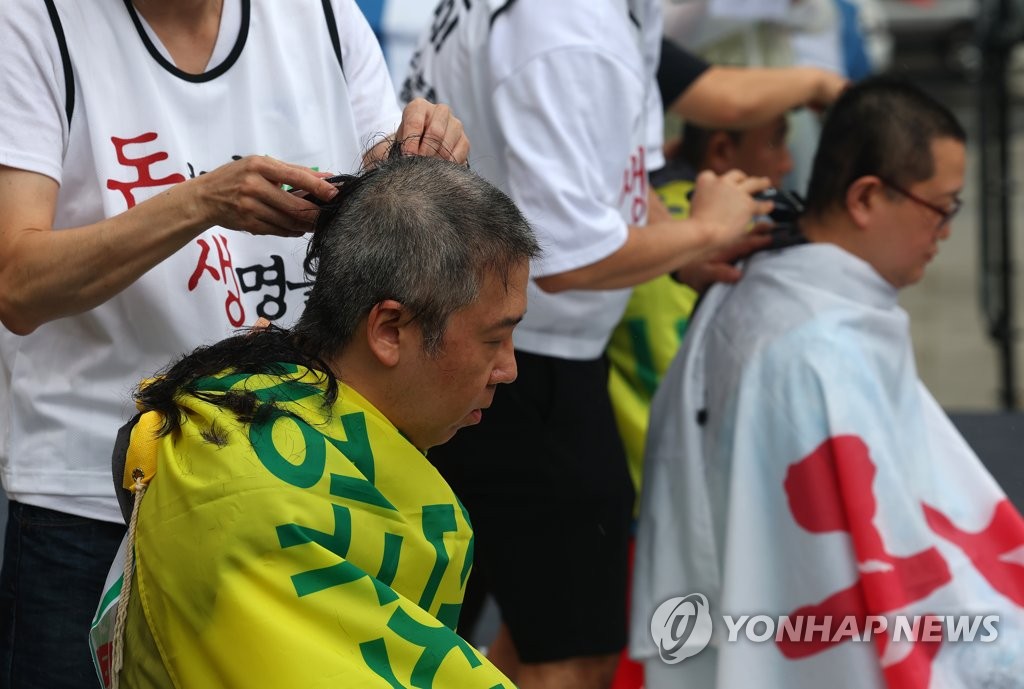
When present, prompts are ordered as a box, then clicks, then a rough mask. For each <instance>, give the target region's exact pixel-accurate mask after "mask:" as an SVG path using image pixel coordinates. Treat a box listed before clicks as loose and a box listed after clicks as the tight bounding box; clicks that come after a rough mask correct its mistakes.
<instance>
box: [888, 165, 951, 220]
mask: <svg viewBox="0 0 1024 689" xmlns="http://www.w3.org/2000/svg"><path fill="white" fill-rule="evenodd" d="M878 179H880V180H881V181H882V184H884V185H885V186H887V187H889V188H890V189H892V190H893V191H895V192H896V193H898V194H900V195H901V196H905V197H906V198H907V199H909V200H911V201H913V202H914V203H916V204H917V205H919V206H922V207H924V208H927V209H928V210H931V211H934V212H935V213H937V214H938V215H939V224H938V225H936V226H935V229H936V230H939V229H941V228H942V227H945V226H946V225H947V224H948V223H949V222H950V221H951V220H952V219H953V218H954V216H956V214H957V213H959V212H960V209H961V208H963V205H964V202H963V201H961V200H960V199H959V198H954V199H953V204H952V205H951V206H950V207H948V208H943V207H942V206H937V205H935V204H934V203H932V202H931V201H926V200H924V199H922V198H921V197H920V196H918V195H916V194H912V193H910V192H909V191H907V190H906V189H904V188H903V187H901V186H900V185H898V184H894V183H893V182H890V181H889V180H887V179H885V178H883V177H879V178H878Z"/></svg>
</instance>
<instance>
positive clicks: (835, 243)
mask: <svg viewBox="0 0 1024 689" xmlns="http://www.w3.org/2000/svg"><path fill="white" fill-rule="evenodd" d="M964 140H965V134H964V131H963V129H962V127H961V126H960V124H959V123H958V122H957V121H956V119H955V118H954V117H953V116H952V114H950V112H949V111H948V110H947V109H946V108H945V107H943V106H942V105H940V104H939V103H937V102H936V101H934V100H932V99H931V98H930V97H928V96H926V95H924V94H923V93H921V92H920V91H918V90H917V89H916V88H914V87H912V86H909V85H907V84H904V83H902V82H897V81H892V80H886V79H872V80H868V81H865V82H862V83H860V84H858V85H856V86H854V87H852V88H851V89H849V90H848V91H847V92H846V93H844V94H843V95H842V96H841V97H840V98H839V100H838V101H837V102H836V104H835V106H834V107H833V109H832V111H831V112H830V113H829V116H828V118H827V120H826V123H825V125H824V128H823V130H822V137H821V142H820V144H819V148H818V152H817V155H816V158H815V161H814V167H813V172H812V178H811V182H810V188H809V191H808V199H807V210H806V212H805V214H804V216H803V217H802V218H801V219H800V229H801V230H802V232H803V235H804V236H805V237H806V239H807V240H808V241H807V242H806V243H804V244H800V245H797V246H793V247H790V248H788V249H785V250H782V251H771V252H762V253H760V254H757V255H755V256H754V257H752V258H751V259H750V260H749V261H748V263H747V266H746V268H745V271H744V277H743V278H742V279H741V280H740V282H739V283H738V284H737V285H718V286H715V287H713V288H712V289H711V290H710V291H709V292H708V293H707V294H706V295H705V298H704V300H703V302H702V304H701V305H700V307H699V308H698V310H697V313H696V316H695V318H694V319H693V321H691V324H690V328H689V331H688V334H687V339H686V341H685V342H684V345H683V348H682V350H681V351H680V353H679V355H678V356H677V357H676V359H675V361H674V362H673V364H672V367H671V368H670V369H669V371H668V373H667V375H666V377H665V378H664V379H663V381H662V385H661V387H660V388H659V390H658V394H657V395H656V397H655V399H654V403H653V407H652V416H651V423H650V432H649V434H648V437H647V449H646V455H645V460H644V461H645V476H644V484H643V485H644V495H643V496H642V500H641V515H640V525H639V533H638V537H637V554H636V563H637V565H636V571H635V574H634V590H633V594H634V595H633V609H632V620H631V635H630V637H631V638H630V642H631V652H632V654H633V655H634V656H635V657H638V658H641V659H643V660H644V661H645V664H646V667H645V671H646V686H647V687H649V689H663V688H668V687H672V689H688V688H689V687H714V688H715V689H739V688H740V687H747V686H750V678H751V677H757V678H761V682H762V685H763V686H771V687H787V689H810V688H811V687H820V686H832V685H841V686H843V687H844V688H845V689H881V688H882V687H888V688H889V689H895V688H897V687H898V688H900V689H927V688H928V687H935V686H943V687H955V688H964V689H966V688H967V687H980V686H999V687H1020V686H1024V680H1022V679H1021V678H1022V677H1024V635H1022V633H1021V630H1022V628H1024V564H1022V561H1021V559H1020V553H1021V552H1024V520H1022V519H1021V516H1020V514H1019V513H1018V512H1017V511H1016V510H1015V509H1014V508H1013V506H1012V505H1011V504H1010V502H1009V501H1008V500H1007V499H1006V496H1005V494H1004V493H1003V492H1002V490H1000V488H999V486H998V485H997V484H996V483H995V482H994V481H993V479H992V477H991V476H990V475H989V474H988V472H987V471H986V470H985V469H984V467H983V466H982V464H981V462H980V461H979V460H978V458H977V456H976V455H975V454H974V453H973V452H972V451H971V449H970V448H969V447H968V446H967V444H966V443H965V442H964V440H963V438H962V437H961V436H960V435H959V434H958V433H957V431H956V429H955V428H954V427H953V425H952V424H951V423H950V421H949V419H948V418H947V417H946V416H945V414H944V413H943V412H942V410H941V409H940V408H939V406H938V404H937V403H936V402H935V400H934V399H933V398H932V397H931V395H930V394H929V393H928V392H927V390H926V389H925V388H924V386H923V385H922V384H921V382H920V380H919V379H918V377H917V372H916V370H915V366H914V356H913V349H912V346H911V341H910V333H909V323H908V319H907V314H906V313H905V312H904V311H903V310H902V309H901V308H900V307H899V304H898V303H897V297H898V293H899V290H900V289H902V288H904V287H907V286H909V285H912V284H914V283H915V282H917V281H919V280H920V279H921V277H922V276H923V274H924V271H925V268H926V266H927V265H928V263H929V261H931V260H932V259H933V258H934V257H935V255H936V253H937V252H938V247H939V242H940V241H941V240H944V239H946V238H947V237H948V236H949V234H950V232H951V226H950V221H951V219H952V217H953V216H954V215H955V214H956V212H957V210H959V208H960V200H959V194H960V192H961V189H962V186H963V180H964V168H965V148H964ZM691 594H699V595H691ZM687 613H689V617H687ZM964 614H966V615H968V616H969V617H968V618H966V620H965V621H966V622H967V623H968V624H975V625H978V624H980V622H981V621H982V617H981V615H995V616H998V633H996V634H988V635H986V637H985V641H987V643H979V642H978V641H977V640H975V642H974V643H963V642H962V641H961V642H959V643H954V641H953V640H954V636H955V635H954V634H952V633H951V628H950V625H955V624H959V623H961V622H959V620H960V618H958V617H957V616H958V615H964ZM702 615H703V620H704V621H703V622H702V621H701V618H702ZM724 615H729V616H731V618H732V620H731V621H730V624H728V625H727V624H723V622H724V621H725V620H724V619H723V616H724ZM744 615H746V616H747V617H746V618H744V617H743V616H744ZM758 615H765V616H766V617H756V616H758ZM936 615H941V616H942V617H941V618H939V617H935V616H936ZM753 619H756V620H758V621H757V622H751V620H753ZM708 621H710V622H711V623H712V624H713V626H714V627H715V635H714V636H712V634H711V629H710V628H709V627H708V626H707V624H706V623H707V622H708ZM915 621H916V622H915ZM783 623H785V625H786V626H783ZM883 623H884V624H883ZM897 624H901V625H904V628H906V629H910V631H909V632H905V633H902V634H896V633H895V631H894V628H895V627H896V626H897ZM915 624H916V625H917V626H914V625H915ZM746 625H751V626H749V627H748V626H746ZM907 625H909V627H908V626H907ZM926 627H927V628H928V629H930V630H931V632H930V633H928V634H925V633H924V632H923V631H922V630H923V629H925V628H926ZM976 628H978V627H976ZM691 631H692V633H688V632H691ZM908 638H909V640H908ZM705 643H709V644H710V647H709V648H707V649H704V648H703V644H705ZM698 652H699V654H698ZM689 656H692V657H689Z"/></svg>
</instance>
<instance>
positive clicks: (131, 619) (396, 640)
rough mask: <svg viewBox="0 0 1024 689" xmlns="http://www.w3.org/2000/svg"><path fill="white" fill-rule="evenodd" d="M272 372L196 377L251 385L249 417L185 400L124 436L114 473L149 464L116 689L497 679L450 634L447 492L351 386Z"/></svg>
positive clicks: (453, 547) (452, 553)
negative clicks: (179, 419) (168, 419)
mask: <svg viewBox="0 0 1024 689" xmlns="http://www.w3.org/2000/svg"><path fill="white" fill-rule="evenodd" d="M287 370H288V371H289V373H288V374H286V375H284V376H270V375H262V374H261V375H245V374H230V375H223V376H219V377H210V378H206V379H203V380H201V381H200V382H199V386H198V387H199V390H198V392H200V393H203V394H207V395H213V396H214V397H216V396H217V395H220V394H224V393H226V392H228V391H242V390H246V391H250V392H252V393H254V394H255V395H256V397H257V399H258V400H259V401H260V404H261V405H262V413H260V414H257V415H256V420H254V421H252V422H249V423H243V422H239V421H238V420H237V419H236V417H235V415H234V414H233V413H232V412H229V411H227V410H225V409H224V408H222V407H221V406H218V405H216V404H213V403H212V402H211V401H209V400H204V399H200V397H197V396H196V395H195V394H188V395H182V396H180V397H179V398H178V399H177V403H178V406H179V408H180V409H181V411H182V412H183V414H184V421H183V424H182V426H181V428H180V429H179V430H177V431H175V432H172V433H171V434H169V435H166V436H164V437H161V438H159V439H157V440H155V441H154V439H153V438H154V433H153V431H154V428H156V427H157V426H158V425H159V421H160V418H159V417H158V416H157V415H156V414H155V412H148V413H147V414H144V415H143V416H142V417H141V419H140V422H139V423H138V424H137V425H136V426H135V428H134V430H133V431H132V438H131V444H130V446H129V450H128V453H127V459H128V462H127V464H126V467H125V474H126V475H127V476H131V474H132V471H133V466H132V465H133V463H134V464H139V465H143V464H148V465H149V466H150V467H152V465H153V464H155V467H156V474H155V476H154V475H151V474H149V473H147V478H148V480H149V482H148V490H147V492H146V494H145V497H144V498H143V500H142V502H141V505H140V508H139V510H140V511H139V518H138V529H137V534H136V540H135V552H136V575H135V578H134V584H135V585H134V586H133V589H132V595H131V597H130V599H129V607H128V623H127V628H126V634H125V664H124V669H123V670H122V673H121V675H120V677H121V683H122V686H130V687H135V688H140V689H145V688H146V687H176V688H178V689H186V688H187V689H194V688H198V687H218V688H221V687H260V688H268V689H269V688H278V687H280V688H282V689H284V688H286V687H287V688H288V689H292V688H293V687H303V688H314V687H346V689H356V688H363V687H366V688H370V687H373V688H389V687H390V688H392V689H397V688H399V687H419V688H424V689H425V688H429V687H433V688H435V689H448V688H453V689H454V688H458V689H472V688H476V687H480V688H481V689H492V688H495V687H507V688H509V689H511V687H512V686H513V685H512V683H511V682H510V681H509V680H508V679H506V678H505V677H504V676H503V675H502V674H501V673H500V672H499V671H498V670H497V669H496V668H495V667H494V666H493V665H491V664H490V663H489V662H488V661H487V660H486V659H484V658H483V657H482V656H481V655H480V654H479V653H477V651H476V650H475V649H473V648H472V647H471V646H470V645H469V644H468V643H467V642H466V641H464V640H463V639H462V638H460V637H459V636H458V634H457V633H456V632H455V625H456V623H457V621H458V616H459V609H460V605H461V602H462V597H463V592H464V588H465V583H466V579H467V577H468V575H469V571H470V566H471V562H472V556H473V536H472V527H471V525H470V523H469V518H468V515H467V514H466V512H465V510H464V509H463V508H462V506H461V504H460V503H459V501H458V500H457V499H456V497H455V495H454V494H453V493H452V491H451V489H450V488H449V487H448V485H447V484H446V483H445V481H444V480H443V479H442V478H441V477H440V475H439V474H438V473H437V472H436V471H435V469H434V468H433V467H432V466H431V465H430V463H429V462H428V461H427V459H426V458H425V457H424V455H423V454H422V453H420V452H419V451H418V450H416V448H415V447H413V446H412V444H410V443H409V442H408V441H407V440H406V439H405V438H403V437H402V435H401V434H400V433H399V431H398V430H397V429H396V428H395V427H394V426H393V425H392V424H391V423H390V422H389V421H388V420H387V419H386V418H384V416H383V415H381V414H380V413H379V412H378V411H377V410H376V409H374V408H373V407H372V406H371V405H370V404H369V403H368V402H367V401H366V400H365V399H363V398H362V397H361V396H360V395H359V394H358V393H357V392H355V391H354V390H352V389H351V388H348V387H345V386H344V385H342V386H341V388H340V394H339V396H338V399H337V401H336V402H335V403H334V404H333V406H331V407H329V408H325V407H324V406H323V395H324V385H323V378H322V376H320V375H319V374H316V375H314V374H313V373H311V372H309V371H307V370H305V369H301V368H298V367H294V366H289V367H287ZM425 403H429V402H428V401H427V402H425ZM147 417H148V418H147ZM150 471H152V468H150Z"/></svg>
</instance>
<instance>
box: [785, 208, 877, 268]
mask: <svg viewBox="0 0 1024 689" xmlns="http://www.w3.org/2000/svg"><path fill="white" fill-rule="evenodd" d="M800 231H801V232H802V233H803V235H804V237H806V238H807V240H808V241H810V242H814V243H817V244H835V245H836V246H838V247H839V248H841V249H844V250H846V251H847V252H849V253H851V254H853V255H854V256H857V257H859V258H862V259H864V260H868V254H867V251H866V250H865V247H864V246H862V239H863V237H864V233H863V232H862V231H861V229H860V228H859V227H858V226H857V224H856V223H855V222H854V221H853V218H851V217H850V216H849V215H847V214H846V213H845V212H844V211H832V212H827V213H823V214H821V215H816V216H805V217H803V218H801V219H800Z"/></svg>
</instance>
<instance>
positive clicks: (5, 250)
mask: <svg viewBox="0 0 1024 689" xmlns="http://www.w3.org/2000/svg"><path fill="white" fill-rule="evenodd" d="M281 184H290V185H292V186H294V187H298V188H301V189H305V190H307V191H310V192H311V193H314V194H316V195H317V196H319V197H321V198H324V199H327V198H330V197H331V196H332V195H334V194H335V193H336V190H335V189H334V187H333V186H331V185H330V184H328V183H327V182H324V181H323V180H322V179H321V178H320V176H319V175H318V174H316V173H314V172H312V171H310V170H308V169H306V168H302V167H299V166H295V165H289V164H287V163H283V162H281V161H277V160H274V159H272V158H267V157H264V156H252V157H249V158H243V159H242V160H239V161H235V162H232V163H229V164H227V165H224V166H222V167H220V168H217V169H216V170H213V171H211V172H209V173H207V174H205V175H201V176H199V177H197V178H195V179H192V180H189V181H187V182H183V183H181V184H178V185H176V186H174V187H171V188H170V189H168V190H167V191H165V192H163V193H162V194H159V195H157V196H155V197H153V198H151V199H149V200H147V201H144V202H142V203H140V204H139V205H137V206H135V207H134V208H131V209H129V210H127V211H125V212H124V213H121V214H120V215H117V216H115V217H112V218H107V219H105V220H101V221H100V222H97V223H94V224H92V225H87V226H84V227H76V228H70V229H66V230H60V231H56V232H55V231H53V218H54V213H55V209H56V207H57V193H58V189H59V188H58V185H57V183H56V182H55V181H54V180H53V179H51V178H49V177H46V176H44V175H40V174H37V173H34V172H27V171H24V170H18V169H14V168H9V167H2V166H0V321H2V322H3V324H4V326H6V327H7V328H8V329H9V330H10V331H11V332H14V333H17V334H21V335H24V334H28V333H30V332H32V331H33V330H35V329H36V328H38V327H39V326H40V325H42V324H43V323H46V322H48V321H51V320H54V319H57V318H61V317H63V316H70V315H73V314H76V313H81V312H83V311H87V310H89V309H91V308H94V307H96V306H98V305H100V304H102V303H104V302H105V301H107V300H108V299H110V298H111V297H113V296H115V295H116V294H118V293H120V292H121V291H122V290H124V289H125V288H126V287H128V286H129V285H131V284H132V283H133V282H135V281H136V280H137V279H138V278H139V277H141V276H142V275H143V274H144V273H146V271H148V270H149V269H151V268H152V267H154V266H155V265H157V264H158V263H160V262H161V261H163V260H164V259H166V258H167V257H169V256H170V255H171V254H173V253H174V252H176V251H177V250H178V249H180V248H182V247H183V246H185V245H186V244H188V242H190V241H191V240H192V239H193V238H195V237H196V236H198V235H199V234H200V233H202V232H203V231H204V230H206V229H208V228H210V227H213V226H215V225H219V226H222V227H225V228H228V229H234V230H245V231H248V232H251V233H253V234H273V235H281V236H299V235H301V234H303V233H304V232H307V231H309V230H310V229H311V227H312V222H313V220H314V217H315V210H316V206H314V205H313V204H312V203H311V202H309V201H306V200H304V199H300V198H297V197H296V196H294V195H292V194H289V193H288V192H286V191H284V190H282V189H281Z"/></svg>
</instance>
